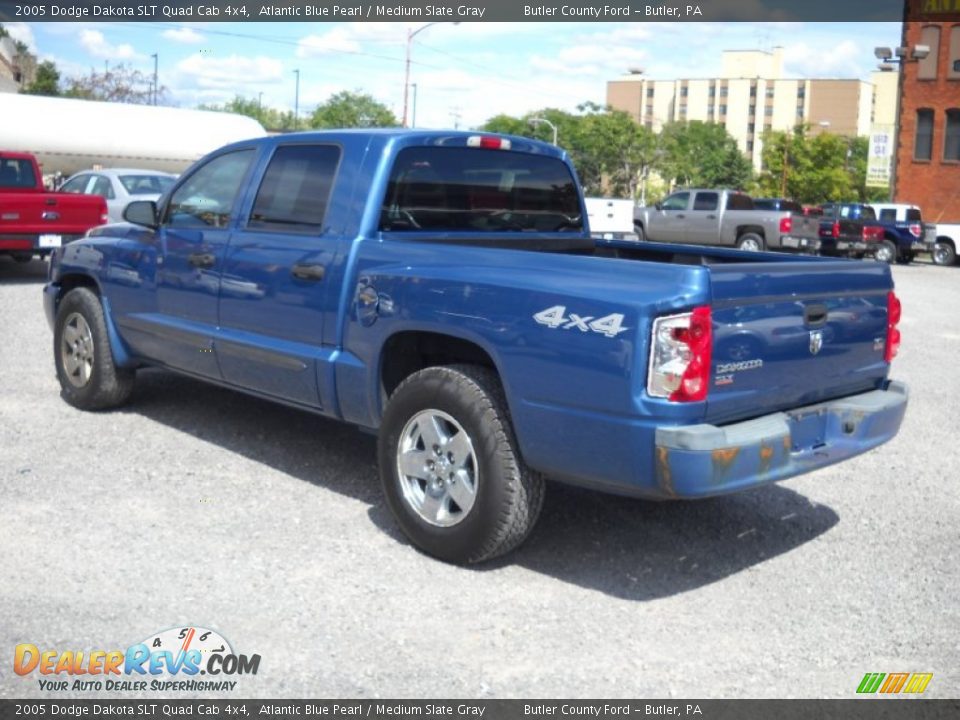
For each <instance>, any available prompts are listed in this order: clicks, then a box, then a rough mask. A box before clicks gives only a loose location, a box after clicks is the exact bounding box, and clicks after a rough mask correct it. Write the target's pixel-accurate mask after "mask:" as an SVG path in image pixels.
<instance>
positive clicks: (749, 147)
mask: <svg viewBox="0 0 960 720" xmlns="http://www.w3.org/2000/svg"><path fill="white" fill-rule="evenodd" d="M747 152H748V153H752V152H753V140H747Z"/></svg>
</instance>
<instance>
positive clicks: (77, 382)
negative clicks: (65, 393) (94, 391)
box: [60, 313, 93, 388]
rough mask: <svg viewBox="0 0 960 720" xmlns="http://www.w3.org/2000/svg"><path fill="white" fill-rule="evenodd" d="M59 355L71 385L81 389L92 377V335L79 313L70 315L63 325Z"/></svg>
mask: <svg viewBox="0 0 960 720" xmlns="http://www.w3.org/2000/svg"><path fill="white" fill-rule="evenodd" d="M60 355H61V360H62V361H63V369H64V372H65V374H66V376H67V380H69V382H70V384H71V385H73V386H74V387H78V388H81V387H84V386H85V385H86V384H87V383H88V382H90V377H91V376H92V375H93V333H92V332H90V326H89V325H87V321H86V320H84V319H83V315H81V314H80V313H71V314H70V315H69V316H68V317H67V320H66V322H65V323H64V325H63V339H62V340H61V343H60Z"/></svg>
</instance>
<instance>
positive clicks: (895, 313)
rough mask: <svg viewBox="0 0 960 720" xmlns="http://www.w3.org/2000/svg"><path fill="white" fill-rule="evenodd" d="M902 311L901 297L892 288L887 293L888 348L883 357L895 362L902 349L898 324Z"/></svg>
mask: <svg viewBox="0 0 960 720" xmlns="http://www.w3.org/2000/svg"><path fill="white" fill-rule="evenodd" d="M901 313H902V308H901V306H900V298H898V297H897V295H896V293H894V292H893V290H891V291H890V292H888V293H887V349H886V350H885V351H884V353H883V359H884V360H885V361H886V362H888V363H889V362H893V359H894V358H895V357H896V356H897V353H898V352H899V351H900V331H899V330H898V329H897V325H899V324H900V315H901Z"/></svg>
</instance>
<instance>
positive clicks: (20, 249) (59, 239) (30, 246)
mask: <svg viewBox="0 0 960 720" xmlns="http://www.w3.org/2000/svg"><path fill="white" fill-rule="evenodd" d="M82 237H83V235H82V234H80V235H78V234H75V233H74V234H66V235H65V234H60V233H38V234H30V233H26V234H19V233H18V234H12V235H11V234H3V235H0V252H16V253H40V254H41V255H46V254H47V253H50V252H53V251H54V250H55V249H56V248H58V247H62V246H64V245H66V244H67V243H69V242H73V241H74V240H79V239H80V238H82Z"/></svg>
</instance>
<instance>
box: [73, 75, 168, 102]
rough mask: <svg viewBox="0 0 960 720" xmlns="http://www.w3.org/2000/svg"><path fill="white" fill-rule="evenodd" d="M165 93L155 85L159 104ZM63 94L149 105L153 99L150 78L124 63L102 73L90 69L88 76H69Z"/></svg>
mask: <svg viewBox="0 0 960 720" xmlns="http://www.w3.org/2000/svg"><path fill="white" fill-rule="evenodd" d="M166 94H167V88H165V87H163V86H161V87H159V88H157V92H156V97H157V102H158V104H159V103H162V102H163V99H164V96H165V95H166ZM64 95H65V96H67V97H73V98H80V99H82V100H103V101H107V102H124V103H134V104H139V105H148V104H150V103H151V102H152V101H153V77H152V76H147V75H145V74H144V73H142V72H141V71H139V70H136V69H134V68H132V67H129V66H127V65H114V66H113V67H108V68H106V69H105V70H104V71H103V72H102V73H99V72H97V71H96V70H91V71H90V74H89V75H85V76H80V77H75V78H71V79H70V80H68V81H67V87H66V91H65V92H64Z"/></svg>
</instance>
